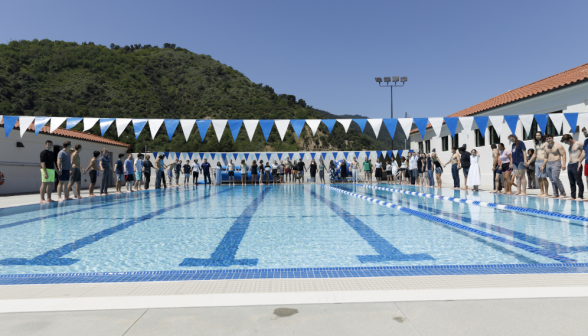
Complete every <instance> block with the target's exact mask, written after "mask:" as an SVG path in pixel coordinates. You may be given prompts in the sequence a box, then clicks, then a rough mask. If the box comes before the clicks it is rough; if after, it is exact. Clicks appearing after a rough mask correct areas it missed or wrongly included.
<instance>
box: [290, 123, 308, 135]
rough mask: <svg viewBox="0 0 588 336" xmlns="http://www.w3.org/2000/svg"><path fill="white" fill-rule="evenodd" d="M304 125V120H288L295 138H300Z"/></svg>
mask: <svg viewBox="0 0 588 336" xmlns="http://www.w3.org/2000/svg"><path fill="white" fill-rule="evenodd" d="M304 123H306V120H304V119H302V120H300V119H293V120H290V124H291V125H292V128H293V129H294V132H296V136H297V137H299V138H300V133H302V128H303V127H304Z"/></svg>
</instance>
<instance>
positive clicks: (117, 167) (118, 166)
mask: <svg viewBox="0 0 588 336" xmlns="http://www.w3.org/2000/svg"><path fill="white" fill-rule="evenodd" d="M124 157H125V155H124V154H122V153H121V154H118V160H116V162H115V163H114V169H113V172H114V173H115V174H116V193H117V194H122V190H121V187H122V181H123V179H124V167H123V162H122V158H124Z"/></svg>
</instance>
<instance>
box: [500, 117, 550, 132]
mask: <svg viewBox="0 0 588 336" xmlns="http://www.w3.org/2000/svg"><path fill="white" fill-rule="evenodd" d="M547 118H549V116H548V115H547V114H535V121H536V122H537V127H539V130H540V131H541V134H543V135H545V130H546V128H547ZM498 136H500V134H499V135H498Z"/></svg>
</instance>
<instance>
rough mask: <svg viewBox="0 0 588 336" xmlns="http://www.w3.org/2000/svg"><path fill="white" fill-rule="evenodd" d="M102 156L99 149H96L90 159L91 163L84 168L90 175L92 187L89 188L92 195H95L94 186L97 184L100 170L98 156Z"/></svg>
mask: <svg viewBox="0 0 588 336" xmlns="http://www.w3.org/2000/svg"><path fill="white" fill-rule="evenodd" d="M99 156H100V152H99V151H94V157H93V158H92V160H90V164H89V165H88V168H86V170H84V175H85V174H86V173H88V172H89V173H88V175H90V187H89V188H88V192H89V193H90V197H95V196H96V195H94V186H95V185H96V177H97V172H98V157H99Z"/></svg>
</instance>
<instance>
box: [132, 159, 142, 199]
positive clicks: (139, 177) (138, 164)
mask: <svg viewBox="0 0 588 336" xmlns="http://www.w3.org/2000/svg"><path fill="white" fill-rule="evenodd" d="M142 179H143V154H139V155H137V159H136V160H135V187H134V189H135V191H140V190H141V180H142Z"/></svg>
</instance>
